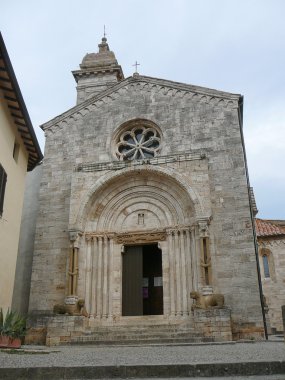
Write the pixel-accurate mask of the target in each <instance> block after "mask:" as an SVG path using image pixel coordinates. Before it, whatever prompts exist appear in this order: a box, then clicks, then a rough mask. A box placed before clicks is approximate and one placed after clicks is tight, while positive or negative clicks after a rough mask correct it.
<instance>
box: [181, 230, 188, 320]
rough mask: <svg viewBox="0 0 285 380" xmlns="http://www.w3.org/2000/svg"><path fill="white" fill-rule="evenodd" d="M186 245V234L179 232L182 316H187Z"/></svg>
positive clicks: (182, 231) (183, 231)
mask: <svg viewBox="0 0 285 380" xmlns="http://www.w3.org/2000/svg"><path fill="white" fill-rule="evenodd" d="M186 243H187V234H186V231H185V230H183V229H182V230H180V254H181V261H180V264H181V265H180V267H181V287H182V315H183V316H186V315H188V305H187V293H188V287H187V282H186V278H187V265H186V249H185V247H186Z"/></svg>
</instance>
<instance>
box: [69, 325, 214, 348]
mask: <svg viewBox="0 0 285 380" xmlns="http://www.w3.org/2000/svg"><path fill="white" fill-rule="evenodd" d="M201 341H212V339H211V338H207V339H206V338H204V337H202V336H201V334H199V333H198V332H197V331H195V330H194V329H193V325H192V326H189V324H183V325H169V324H161V325H146V326H141V325H140V326H138V325H136V326H135V325H131V326H108V327H97V328H93V329H92V330H91V329H90V330H86V331H84V332H83V333H82V335H79V336H73V337H71V341H70V344H73V345H75V344H92V345H93V344H94V345H139V344H168V343H175V344H181V343H195V342H201Z"/></svg>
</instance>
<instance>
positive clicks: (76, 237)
mask: <svg viewBox="0 0 285 380" xmlns="http://www.w3.org/2000/svg"><path fill="white" fill-rule="evenodd" d="M68 232H69V240H70V243H71V245H72V247H74V248H79V246H80V240H81V237H82V231H79V230H69V231H68Z"/></svg>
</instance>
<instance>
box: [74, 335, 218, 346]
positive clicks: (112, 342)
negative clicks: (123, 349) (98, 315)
mask: <svg viewBox="0 0 285 380" xmlns="http://www.w3.org/2000/svg"><path fill="white" fill-rule="evenodd" d="M88 338H90V337H85V336H81V337H76V338H72V340H71V342H70V344H71V345H84V344H90V345H100V346H101V345H102V346H103V345H143V344H162V345H163V344H183V343H199V342H201V341H203V342H212V341H213V338H201V337H200V336H199V337H187V338H186V337H181V338H177V337H175V338H174V337H173V338H166V337H164V338H159V339H158V338H149V339H145V338H144V339H122V340H119V339H115V340H111V339H110V340H101V339H88Z"/></svg>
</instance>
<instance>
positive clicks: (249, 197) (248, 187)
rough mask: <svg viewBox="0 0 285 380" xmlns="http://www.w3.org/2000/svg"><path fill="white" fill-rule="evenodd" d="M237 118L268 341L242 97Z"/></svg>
mask: <svg viewBox="0 0 285 380" xmlns="http://www.w3.org/2000/svg"><path fill="white" fill-rule="evenodd" d="M238 116H239V126H240V135H241V142H242V148H243V157H244V164H245V173H246V182H247V191H248V199H249V206H250V217H251V225H252V231H253V239H254V250H255V259H256V268H257V279H258V285H259V296H260V303H261V310H262V318H263V325H264V333H265V339H266V340H268V333H267V325H266V318H265V310H264V299H263V291H262V282H261V275H260V265H259V260H258V245H257V238H256V230H255V219H254V215H253V210H252V203H251V196H250V182H249V174H248V166H247V159H246V152H245V144H244V135H243V96H241V97H240V98H239V104H238Z"/></svg>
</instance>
